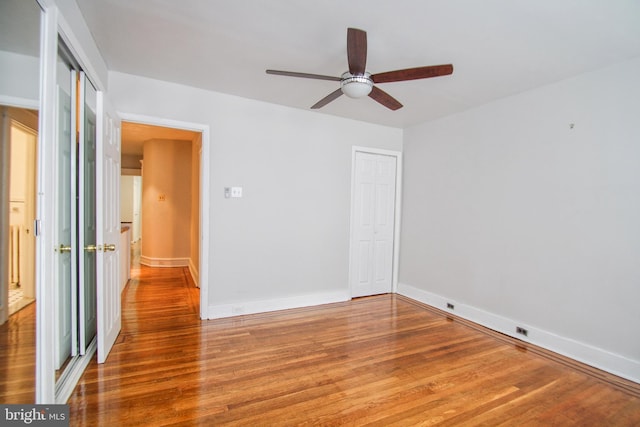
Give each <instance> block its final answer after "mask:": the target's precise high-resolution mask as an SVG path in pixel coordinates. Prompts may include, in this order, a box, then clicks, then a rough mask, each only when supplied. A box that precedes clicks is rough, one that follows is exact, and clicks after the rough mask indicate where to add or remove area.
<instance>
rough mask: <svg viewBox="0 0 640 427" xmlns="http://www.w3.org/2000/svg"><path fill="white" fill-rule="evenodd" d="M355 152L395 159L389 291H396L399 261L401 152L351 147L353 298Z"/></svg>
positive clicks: (352, 264) (350, 225) (350, 274)
mask: <svg viewBox="0 0 640 427" xmlns="http://www.w3.org/2000/svg"><path fill="white" fill-rule="evenodd" d="M356 153H367V154H378V155H382V156H390V157H395V159H396V197H395V203H394V205H395V207H394V211H393V213H394V225H393V267H392V268H393V271H392V275H391V277H392V279H391V293H394V294H395V293H396V292H397V291H398V273H399V272H398V265H399V261H400V224H401V214H402V212H401V211H402V152H401V151H395V150H385V149H381V148H371V147H362V146H355V145H354V146H353V147H351V213H350V222H349V294H350V296H351V298H353V289H352V287H351V282H352V280H351V279H352V278H353V275H354V274H355V271H356V269H355V268H356V266H355V265H354V262H355V260H354V259H353V256H352V253H353V245H354V235H355V234H354V233H355V214H356V211H355V206H356V191H355V184H356Z"/></svg>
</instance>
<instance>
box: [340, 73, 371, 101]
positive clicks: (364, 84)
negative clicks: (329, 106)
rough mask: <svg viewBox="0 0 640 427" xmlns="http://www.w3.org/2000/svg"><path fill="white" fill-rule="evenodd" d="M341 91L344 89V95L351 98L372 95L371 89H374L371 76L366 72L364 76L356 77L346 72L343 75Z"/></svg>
mask: <svg viewBox="0 0 640 427" xmlns="http://www.w3.org/2000/svg"><path fill="white" fill-rule="evenodd" d="M340 89H342V93H344V94H345V95H347V96H348V97H349V98H362V97H363V96H367V95H369V93H371V89H373V80H371V74H370V73H367V72H365V73H364V74H355V75H354V74H351V73H350V72H348V71H346V72H344V73H343V74H342V77H341V80H340Z"/></svg>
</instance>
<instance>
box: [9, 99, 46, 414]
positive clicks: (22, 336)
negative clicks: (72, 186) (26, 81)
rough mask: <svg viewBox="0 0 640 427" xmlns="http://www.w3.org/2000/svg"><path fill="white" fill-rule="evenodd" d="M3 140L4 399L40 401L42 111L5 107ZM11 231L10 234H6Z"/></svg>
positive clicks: (16, 401)
mask: <svg viewBox="0 0 640 427" xmlns="http://www.w3.org/2000/svg"><path fill="white" fill-rule="evenodd" d="M0 116H1V119H2V120H1V124H0V129H1V132H0V135H2V141H1V145H2V156H1V157H2V164H3V167H2V183H3V202H2V203H1V205H2V210H3V212H2V216H3V218H6V221H5V220H4V219H3V221H2V224H3V226H2V233H1V234H2V241H3V242H2V247H3V250H1V251H0V253H1V254H2V268H0V270H1V271H2V280H1V281H0V309H1V311H2V313H1V317H2V319H0V360H2V361H3V362H4V363H3V364H2V366H0V369H2V370H3V371H5V372H6V375H5V376H4V377H3V378H2V379H0V400H1V401H3V402H4V403H29V402H33V401H34V399H35V378H34V372H35V365H36V360H35V357H34V350H35V330H36V314H35V296H36V294H35V237H34V233H33V224H34V219H35V210H36V189H35V188H36V170H37V169H36V153H37V140H38V111H37V110H31V109H27V108H18V107H10V106H1V105H0ZM5 231H6V234H5Z"/></svg>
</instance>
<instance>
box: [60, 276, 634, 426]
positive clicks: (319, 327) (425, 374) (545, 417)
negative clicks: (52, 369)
mask: <svg viewBox="0 0 640 427" xmlns="http://www.w3.org/2000/svg"><path fill="white" fill-rule="evenodd" d="M197 302H198V290H197V289H196V288H194V287H193V286H192V285H191V284H190V283H189V282H188V274H187V272H186V270H185V269H181V268H170V269H169V268H166V269H153V268H145V267H142V268H141V269H140V277H139V279H136V280H132V282H130V284H129V285H128V287H127V289H126V290H125V292H124V297H123V328H122V332H121V334H120V336H119V338H118V341H117V343H116V345H115V346H114V348H113V350H112V352H111V355H110V356H109V358H108V360H107V362H106V363H105V364H104V365H97V364H95V363H93V362H92V364H91V365H90V366H89V368H88V369H87V370H86V372H85V373H84V375H83V377H82V379H81V380H80V383H79V384H78V386H77V388H76V389H75V391H74V393H73V395H72V396H71V398H70V400H69V404H70V406H71V425H87V426H97V425H104V426H113V425H123V426H128V425H132V426H133V425H136V426H137V425H153V426H160V425H207V426H209V425H243V426H249V425H328V426H335V425H366V424H372V425H381V426H391V425H399V426H407V425H456V426H457V425H488V426H496V425H509V426H512V425H517V426H523V425H541V426H551V425H581V426H585V425H589V426H591V425H593V426H604V425H606V426H613V425H619V426H638V425H640V387H638V388H637V389H635V388H634V387H635V386H634V384H631V386H630V388H629V389H627V390H624V389H621V388H620V387H618V386H616V385H615V384H614V385H611V384H609V383H607V382H606V381H603V380H602V379H599V378H595V377H594V376H593V375H589V373H588V370H587V371H586V372H582V371H580V370H576V369H574V368H571V367H569V366H566V365H565V364H563V363H560V362H558V361H554V360H550V359H549V358H548V357H545V356H544V355H543V354H538V353H536V352H534V351H531V350H526V349H524V348H523V347H518V346H515V345H513V341H509V340H510V339H505V338H501V337H499V336H495V335H493V334H490V333H485V332H483V331H482V330H478V329H476V328H472V327H469V326H468V325H466V324H465V323H464V322H460V321H457V320H451V319H448V318H447V317H446V316H445V315H443V314H441V313H438V312H436V311H433V310H430V309H427V308H426V307H424V306H422V305H420V304H419V303H416V302H413V301H412V300H409V299H406V298H403V297H398V296H393V295H381V296H375V297H367V298H360V299H355V300H353V301H349V302H345V303H338V304H330V305H325V306H320V307H310V308H304V309H295V310H288V311H281V312H276V313H267V314H260V315H249V316H239V317H235V318H229V319H221V320H210V321H201V320H199V319H198V310H197V307H198V306H197ZM605 377H606V375H605ZM623 382H624V381H623ZM634 390H635V391H634Z"/></svg>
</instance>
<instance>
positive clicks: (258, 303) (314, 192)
mask: <svg viewBox="0 0 640 427" xmlns="http://www.w3.org/2000/svg"><path fill="white" fill-rule="evenodd" d="M109 92H110V96H111V97H112V99H113V101H114V104H115V105H116V108H117V109H118V110H119V111H121V112H126V113H130V114H140V115H147V116H153V117H160V118H167V119H172V120H181V121H187V122H191V123H200V124H205V125H209V126H210V129H211V140H210V144H211V150H210V153H211V156H210V159H208V161H209V164H210V174H211V179H210V182H209V183H202V185H203V189H204V191H208V192H209V194H210V195H211V206H207V207H205V211H206V212H208V215H209V217H208V220H209V221H210V225H211V228H210V230H211V231H210V232H211V241H210V248H211V253H210V259H207V260H202V264H203V265H204V264H205V263H206V264H207V265H208V268H209V269H210V276H209V283H208V286H209V289H210V291H209V303H210V307H211V310H210V311H211V312H213V314H214V315H216V316H218V315H230V314H240V313H243V312H249V311H255V310H259V309H260V308H261V307H262V308H269V307H271V308H273V307H281V306H282V304H280V303H281V302H283V301H285V302H286V303H285V305H287V304H289V305H296V304H300V301H302V300H304V301H305V302H306V303H310V302H317V303H320V302H326V301H328V300H330V299H331V298H336V297H337V298H342V299H346V298H348V262H349V209H350V179H351V147H352V146H353V145H360V146H370V147H378V148H387V149H393V150H400V149H401V147H402V131H401V130H399V129H393V128H388V127H383V126H378V125H372V124H367V123H362V122H357V121H352V120H345V119H340V118H336V117H332V116H328V115H324V114H321V113H318V112H310V111H303V110H297V109H292V108H286V107H282V106H276V105H271V104H267V103H263V102H258V101H252V100H247V99H243V98H239V97H234V96H228V95H224V94H219V93H215V92H208V91H204V90H200V89H196V88H190V87H186V86H181V85H177V84H171V83H167V82H161V81H157V80H151V79H147V78H142V77H136V76H131V75H126V74H122V73H115V72H111V73H110V77H109ZM203 143H204V144H206V143H207V142H206V141H203ZM202 167H203V168H204V167H206V165H205V163H204V162H203V164H202ZM229 186H242V187H243V189H244V194H243V197H242V198H240V199H225V198H224V187H229ZM294 300H295V301H294Z"/></svg>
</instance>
